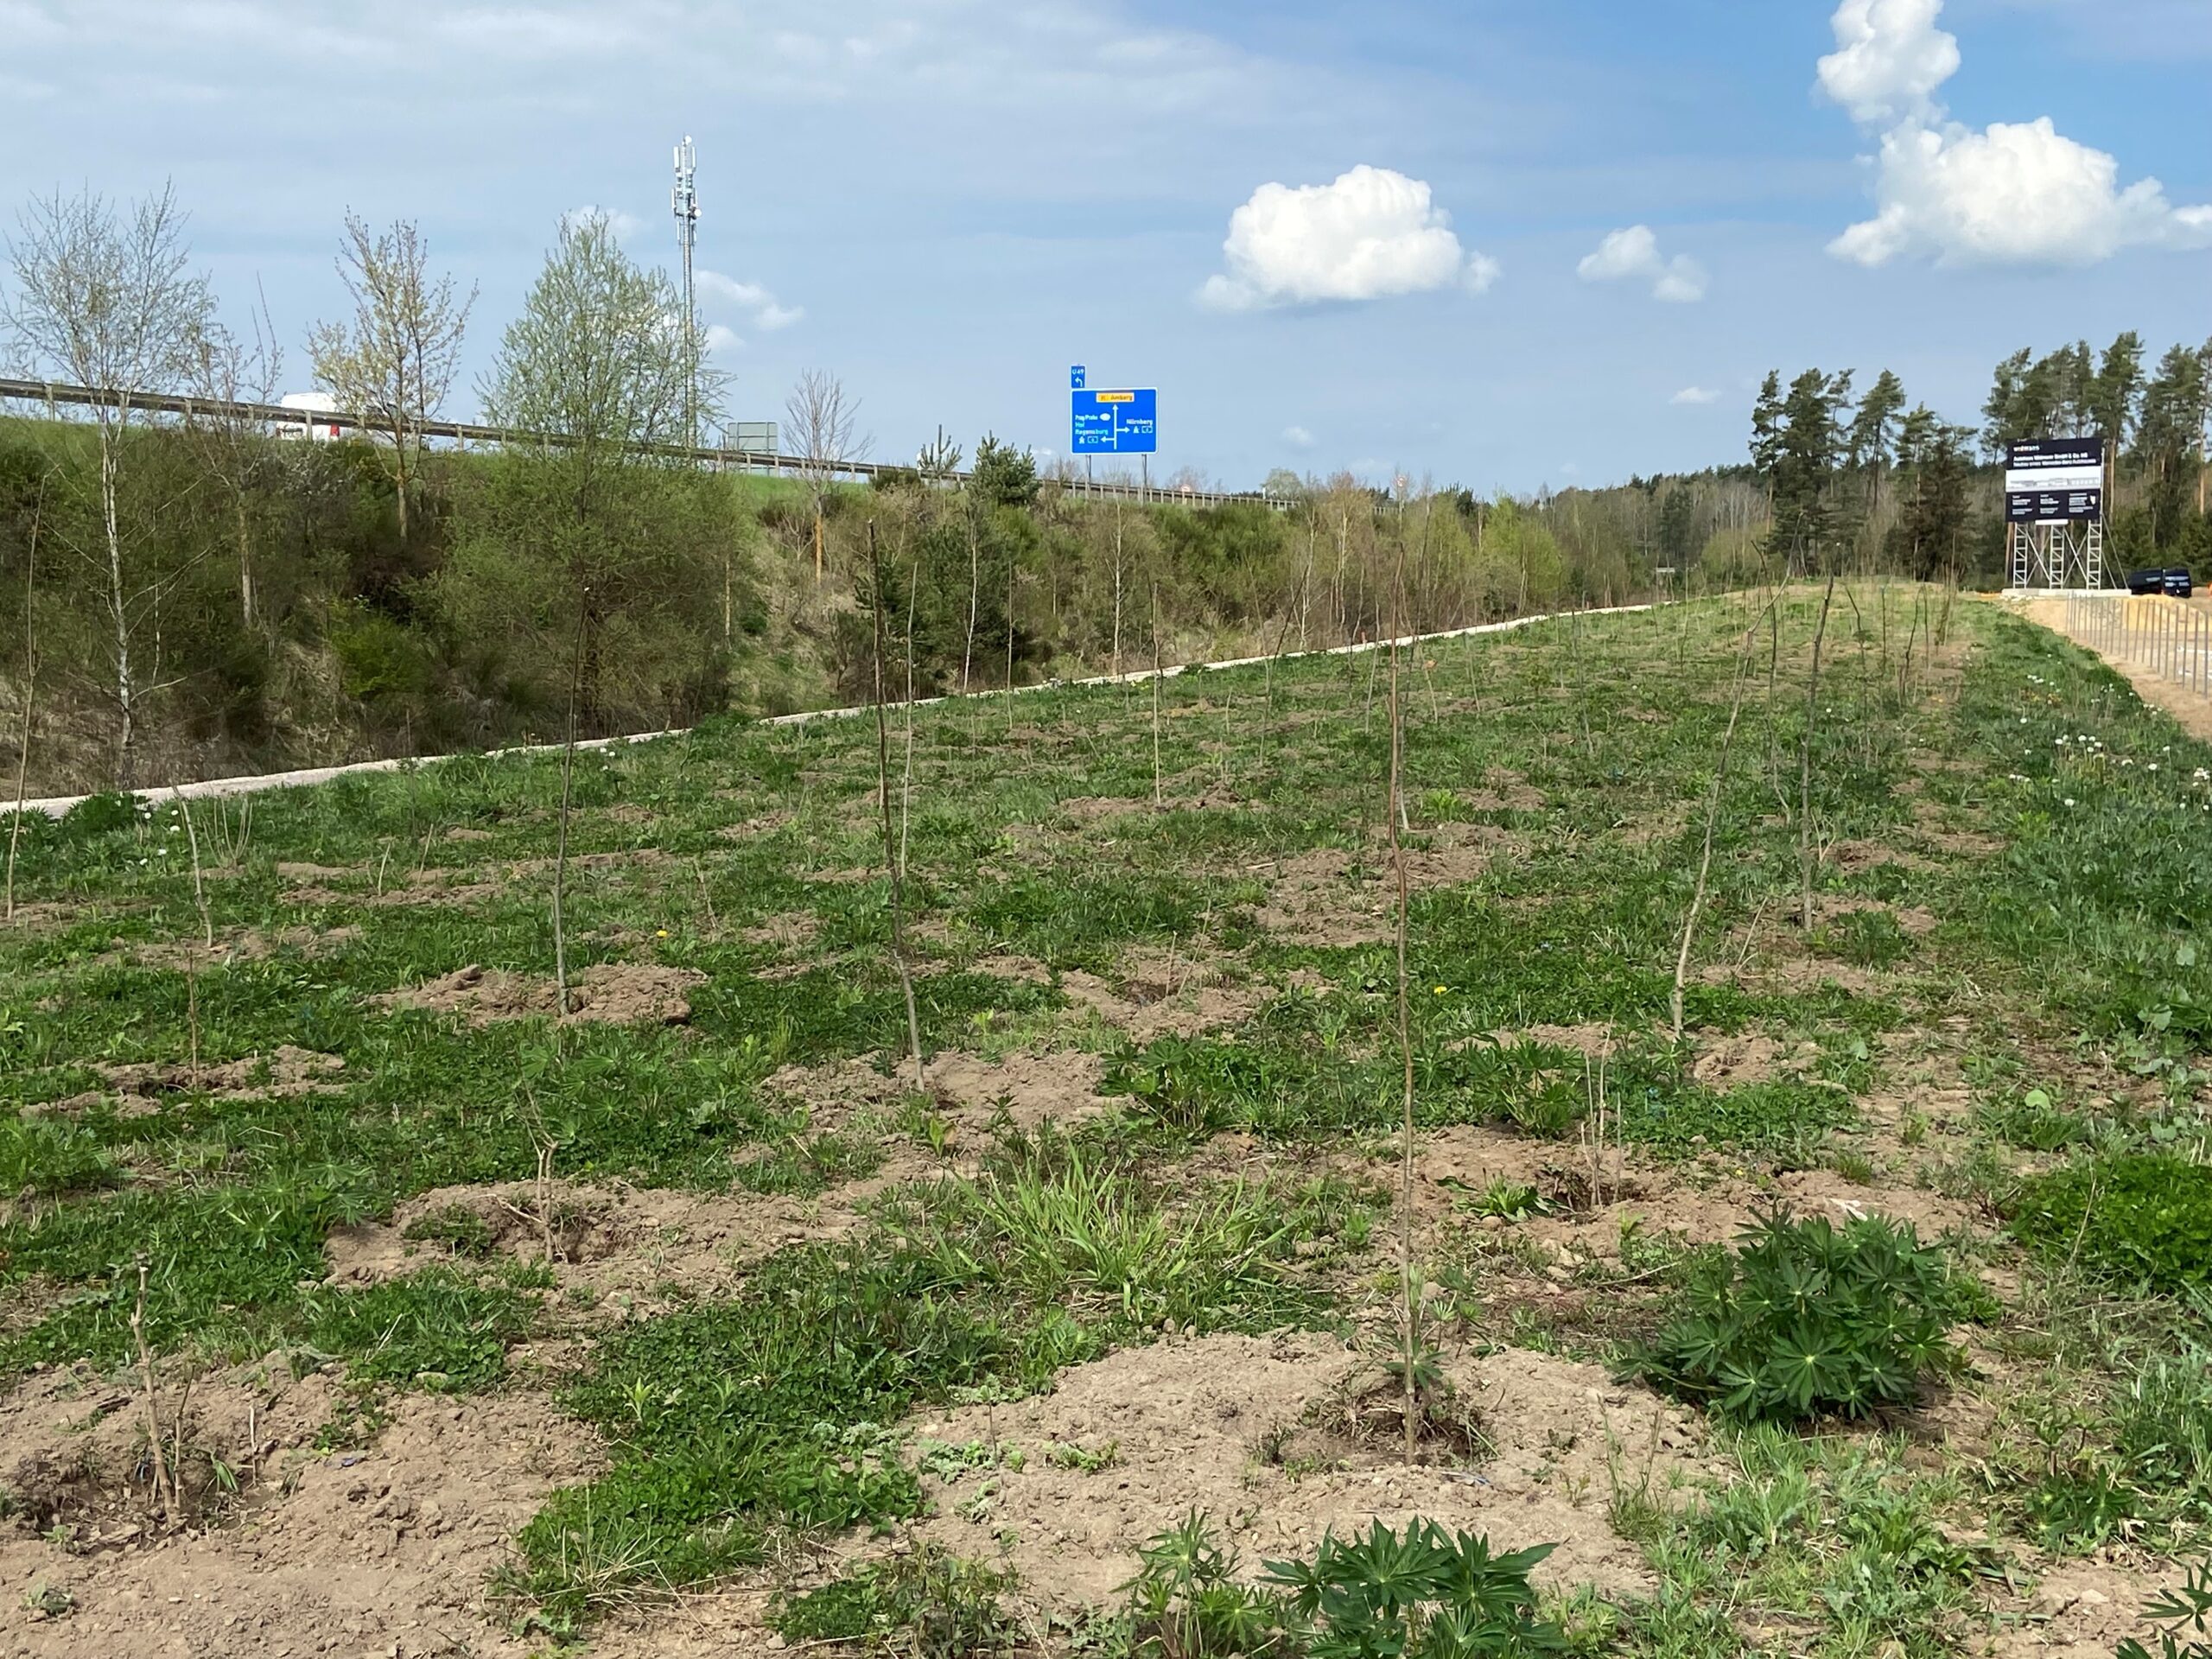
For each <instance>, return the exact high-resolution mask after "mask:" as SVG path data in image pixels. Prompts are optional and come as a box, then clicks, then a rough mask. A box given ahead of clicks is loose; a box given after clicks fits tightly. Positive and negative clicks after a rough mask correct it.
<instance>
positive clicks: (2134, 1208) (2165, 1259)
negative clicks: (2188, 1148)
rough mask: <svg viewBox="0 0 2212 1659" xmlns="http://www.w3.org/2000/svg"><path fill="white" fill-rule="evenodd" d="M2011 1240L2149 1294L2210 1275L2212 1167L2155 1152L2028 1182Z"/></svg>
mask: <svg viewBox="0 0 2212 1659" xmlns="http://www.w3.org/2000/svg"><path fill="white" fill-rule="evenodd" d="M2012 1231H2013V1234H2014V1236H2017V1237H2018V1238H2019V1239H2020V1241H2021V1242H2022V1243H2025V1244H2029V1245H2031V1246H2033V1247H2035V1248H2036V1249H2040V1250H2043V1251H2044V1252H2045V1253H2046V1254H2049V1255H2056V1256H2061V1257H2063V1258H2065V1259H2066V1260H2069V1261H2073V1262H2080V1263H2081V1264H2082V1266H2084V1267H2087V1268H2090V1269H2092V1270H2093V1271H2096V1272H2100V1273H2103V1274H2110V1275H2112V1276H2113V1277H2116V1278H2120V1279H2125V1280H2127V1281H2131V1282H2133V1283H2135V1284H2138V1285H2140V1286H2142V1287H2145V1288H2146V1289H2151V1290H2164V1291H2177V1290H2180V1289H2182V1288H2183V1287H2187V1286H2191V1285H2201V1284H2202V1283H2204V1282H2205V1281H2206V1280H2207V1279H2208V1278H2212V1168H2208V1167H2206V1166H2203V1165H2201V1164H2190V1163H2185V1162H2183V1160H2180V1159H2178V1158H2169V1157H2163V1156H2160V1155H2159V1154H2155V1153H2135V1154H2126V1155H2123V1156H2120V1157H2113V1158H2099V1159H2096V1160H2093V1161H2091V1162H2089V1163H2086V1164H2076V1165H2075V1166H2072V1167H2070V1168H2067V1169H2062V1170H2058V1171H2056V1172H2054V1173H2051V1174H2050V1175H2046V1176H2044V1177H2043V1178H2042V1179H2038V1180H2034V1181H2031V1182H2029V1183H2028V1184H2027V1185H2025V1186H2024V1187H2023V1188H2022V1189H2021V1192H2020V1196H2019V1198H2018V1200H2017V1201H2016V1202H2015V1203H2014V1205H2013V1206H2012Z"/></svg>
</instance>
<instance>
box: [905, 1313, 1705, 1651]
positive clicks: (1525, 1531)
mask: <svg viewBox="0 0 2212 1659" xmlns="http://www.w3.org/2000/svg"><path fill="white" fill-rule="evenodd" d="M1364 1369H1365V1367H1364V1366H1363V1363H1362V1362H1360V1361H1359V1360H1358V1359H1357V1357H1354V1356H1352V1355H1351V1354H1350V1353H1349V1352H1348V1351H1346V1350H1345V1349H1344V1347H1343V1346H1342V1345H1341V1344H1338V1343H1337V1342H1336V1341H1334V1340H1333V1339H1332V1338H1325V1337H1319V1336H1283V1337H1279V1338H1257V1337H1208V1338H1201V1339H1198V1340H1195V1341H1185V1340H1173V1339H1171V1340H1169V1341H1167V1342H1164V1343H1161V1344H1158V1345H1156V1346H1154V1347H1149V1348H1141V1349H1134V1350H1130V1351H1125V1352H1122V1353H1118V1354H1115V1355H1113V1356H1111V1357H1109V1358H1106V1359H1103V1360H1100V1361H1098V1362H1097V1363H1095V1364H1090V1365H1084V1366H1079V1367H1077V1368H1076V1369H1075V1370H1071V1371H1067V1372H1065V1373H1063V1374H1062V1376H1061V1377H1060V1379H1059V1382H1058V1387H1057V1388H1056V1389H1054V1391H1053V1392H1052V1394H1050V1395H1046V1396H1044V1397H1042V1398H1039V1399H1033V1400H1026V1401H1021V1402H1016V1403H1014V1404H1011V1405H996V1406H978V1407H969V1408H963V1409H961V1410H958V1411H955V1412H952V1413H950V1414H941V1415H937V1416H933V1417H929V1418H925V1419H922V1420H919V1421H915V1422H913V1423H912V1425H911V1427H913V1428H914V1429H915V1431H916V1432H917V1433H919V1434H921V1435H924V1436H926V1437H928V1438H931V1439H933V1440H942V1441H946V1442H949V1443H951V1444H954V1445H964V1444H967V1443H969V1442H971V1441H982V1442H983V1443H984V1444H985V1445H986V1446H988V1445H990V1444H992V1443H996V1444H998V1445H999V1446H1004V1447H1013V1448H1018V1449H1019V1451H1020V1453H1021V1459H1020V1465H1021V1466H1020V1468H1019V1469H1014V1468H1011V1467H1007V1466H1006V1465H1005V1462H1004V1460H1003V1459H1001V1464H1000V1466H997V1467H994V1468H988V1469H979V1470H975V1471H969V1472H967V1473H965V1474H963V1475H959V1476H957V1477H955V1478H952V1479H951V1480H950V1481H949V1482H947V1481H938V1480H935V1479H931V1481H930V1482H929V1484H930V1485H931V1487H932V1488H933V1492H934V1495H935V1496H936V1497H938V1510H939V1513H938V1515H937V1516H934V1517H932V1518H931V1519H930V1520H928V1521H925V1522H921V1523H920V1524H919V1525H918V1528H917V1529H916V1530H917V1531H918V1533H919V1534H920V1535H923V1536H925V1537H928V1538H932V1539H935V1540H937V1541H939V1542H942V1543H944V1545H946V1546H947V1547H949V1548H952V1549H955V1550H957V1551H958V1552H959V1553H961V1554H965V1555H970V1556H976V1557H980V1558H982V1559H986V1560H991V1559H1005V1560H1008V1561H1009V1562H1010V1563H1011V1564H1012V1566H1013V1567H1014V1569H1015V1570H1016V1571H1017V1572H1018V1573H1020V1580H1021V1591H1020V1593H1021V1594H1022V1595H1024V1596H1026V1597H1028V1598H1031V1599H1033V1600H1034V1601H1035V1602H1036V1603H1037V1604H1038V1605H1039V1606H1040V1607H1042V1608H1046V1609H1054V1610H1062V1611H1065V1610H1069V1609H1072V1608H1074V1607H1077V1606H1084V1605H1101V1604H1103V1603H1107V1602H1109V1601H1111V1600H1112V1599H1113V1597H1114V1592H1115V1590H1116V1586H1119V1585H1120V1584H1122V1582H1123V1581H1124V1580H1127V1579H1128V1576H1129V1575H1130V1573H1132V1572H1134V1571H1135V1567H1136V1564H1137V1563H1136V1555H1135V1552H1136V1550H1137V1548H1139V1547H1140V1546H1141V1545H1142V1544H1143V1543H1145V1542H1146V1541H1147V1540H1149V1539H1150V1538H1151V1537H1152V1536H1154V1535H1155V1534H1157V1533H1159V1532H1161V1531H1164V1530H1165V1529H1167V1528H1168V1527H1170V1526H1173V1524H1174V1523H1175V1522H1179V1520H1181V1519H1182V1518H1183V1516H1185V1515H1186V1514H1187V1513H1188V1512H1189V1511H1190V1510H1192V1509H1193V1508H1197V1509H1202V1510H1207V1511H1208V1512H1209V1513H1210V1514H1211V1516H1212V1517H1213V1522H1214V1524H1215V1527H1216V1529H1217V1535H1218V1536H1219V1537H1220V1539H1221V1540H1222V1541H1224V1542H1230V1543H1234V1544H1235V1545H1236V1547H1237V1548H1238V1549H1239V1550H1240V1551H1241V1552H1242V1553H1243V1558H1244V1561H1245V1564H1246V1566H1247V1567H1256V1565H1257V1562H1258V1560H1260V1558H1261V1557H1262V1556H1274V1557H1281V1556H1285V1555H1291V1554H1300V1553H1303V1552H1306V1551H1309V1550H1311V1549H1312V1548H1313V1546H1314V1545H1315V1544H1316V1543H1318V1542H1319V1540H1320V1537H1321V1535H1322V1533H1323V1532H1324V1530H1325V1529H1329V1528H1332V1527H1333V1528H1335V1529H1337V1530H1338V1532H1339V1533H1342V1532H1345V1531H1349V1530H1351V1529H1354V1528H1357V1527H1362V1526H1364V1525H1365V1523H1366V1522H1367V1521H1368V1519H1369V1518H1370V1516H1372V1517H1376V1518H1379V1519H1382V1520H1384V1521H1388V1522H1391V1523H1392V1524H1394V1525H1397V1524H1402V1523H1403V1522H1406V1521H1408V1520H1409V1519H1411V1518H1413V1517H1414V1516H1425V1517H1427V1518H1428V1519H1430V1520H1433V1521H1435V1522H1439V1523H1440V1524H1442V1525H1445V1526H1447V1527H1461V1528H1465V1529H1469V1530H1471V1531H1476V1532H1484V1533H1487V1534H1488V1535H1490V1537H1491V1541H1492V1542H1493V1543H1494V1544H1495V1545H1497V1547H1498V1548H1521V1547H1522V1546H1524V1545H1529V1544H1535V1543H1547V1542H1557V1543H1559V1544H1560V1549H1559V1551H1558V1553H1557V1554H1554V1555H1553V1556H1552V1558H1551V1559H1550V1560H1549V1561H1548V1562H1547V1563H1546V1564H1545V1567H1543V1569H1541V1573H1542V1576H1544V1577H1545V1578H1547V1579H1548V1580H1551V1581H1554V1582H1566V1583H1574V1582H1580V1581H1583V1580H1590V1581H1593V1582H1595V1583H1597V1584H1599V1586H1602V1587H1604V1588H1605V1589H1607V1590H1609V1591H1612V1592H1623V1591H1627V1592H1634V1591H1637V1590H1641V1589H1643V1588H1646V1587H1648V1585H1649V1580H1648V1577H1647V1575H1646V1573H1645V1569H1644V1567H1643V1554H1642V1552H1641V1551H1640V1550H1639V1549H1637V1548H1636V1546H1634V1545H1633V1544H1631V1543H1629V1542H1628V1541H1625V1540H1624V1539H1622V1538H1620V1537H1618V1536H1617V1535H1615V1534H1614V1533H1613V1531H1612V1529H1611V1526H1610V1525H1609V1524H1608V1522H1607V1520H1606V1497H1607V1493H1608V1490H1609V1488H1608V1472H1607V1465H1608V1456H1609V1453H1611V1456H1612V1459H1613V1462H1614V1464H1615V1465H1616V1466H1617V1467H1618V1468H1619V1469H1620V1470H1621V1471H1624V1478H1627V1479H1629V1480H1631V1481H1635V1480H1640V1479H1641V1478H1643V1473H1644V1471H1647V1470H1649V1471H1652V1488H1653V1491H1654V1492H1655V1494H1656V1493H1660V1492H1663V1491H1664V1490H1665V1484H1666V1479H1667V1476H1668V1475H1669V1472H1670V1471H1673V1470H1674V1469H1675V1468H1676V1467H1677V1466H1678V1465H1680V1464H1681V1461H1682V1459H1683V1458H1684V1457H1685V1455H1686V1454H1687V1452H1688V1448H1689V1447H1690V1446H1692V1445H1693V1444H1694V1430H1693V1429H1692V1428H1691V1427H1690V1426H1689V1423H1688V1419H1687V1417H1686V1416H1685V1415H1684V1414H1681V1413H1680V1412H1679V1411H1678V1410H1676V1409H1675V1408H1672V1407H1670V1406H1668V1405H1666V1404H1665V1403H1663V1402H1660V1401H1659V1400H1657V1399H1656V1397H1654V1396H1652V1395H1649V1394H1648V1393H1646V1392H1644V1391H1643V1390H1642V1389H1627V1388H1622V1387H1619V1386H1618V1385H1616V1384H1614V1383H1612V1381H1611V1378H1610V1377H1609V1376H1607V1375H1606V1373H1605V1371H1603V1370H1600V1369H1599V1368H1598V1367H1596V1366H1593V1365H1577V1364H1573V1363H1569V1362H1567V1361H1565V1360H1560V1359H1556V1358H1553V1357H1548V1356H1545V1355H1539V1354H1532V1353H1523V1352H1512V1353H1502V1354H1498V1355H1495V1356H1492V1357H1489V1358H1484V1359H1478V1360H1462V1361H1459V1362H1458V1363H1453V1364H1452V1365H1451V1366H1450V1367H1449V1368H1448V1369H1449V1370H1450V1371H1451V1372H1452V1376H1453V1380H1454V1381H1455V1383H1457V1384H1458V1386H1459V1390H1460V1395H1461V1397H1462V1399H1463V1400H1464V1401H1465V1402H1467V1403H1468V1404H1470V1405H1471V1406H1472V1407H1473V1408H1475V1409H1476V1410H1477V1412H1478V1414H1479V1417H1480V1420H1481V1423H1482V1426H1483V1430H1484V1434H1485V1435H1486V1437H1487V1439H1488V1441H1489V1444H1490V1446H1491V1454H1490V1456H1489V1457H1488V1458H1487V1459H1486V1460H1485V1461H1484V1462H1483V1463H1482V1464H1481V1465H1479V1466H1478V1467H1444V1466H1439V1467H1427V1466H1422V1467H1417V1468H1412V1469H1408V1468H1406V1467H1405V1466H1403V1465H1402V1464H1400V1463H1399V1462H1398V1461H1397V1460H1396V1459H1395V1457H1394V1456H1393V1455H1392V1454H1391V1453H1389V1452H1387V1451H1383V1450H1381V1449H1379V1448H1378V1449H1376V1451H1374V1452H1371V1453H1367V1454H1357V1453H1348V1454H1347V1455H1344V1456H1339V1457H1334V1458H1331V1459H1326V1460H1325V1461H1323V1462H1322V1463H1321V1465H1320V1466H1318V1467H1315V1466H1312V1465H1295V1466H1289V1459H1291V1458H1292V1457H1293V1456H1294V1455H1295V1453H1294V1450H1293V1448H1294V1447H1295V1446H1296V1445H1297V1443H1298V1441H1299V1440H1300V1436H1301V1435H1306V1436H1308V1437H1309V1438H1310V1437H1311V1436H1312V1435H1313V1433H1316V1432H1317V1431H1318V1428H1319V1426H1320V1425H1321V1424H1322V1423H1323V1422H1324V1421H1325V1419H1326V1418H1327V1417H1328V1416H1329V1414H1331V1413H1332V1411H1333V1410H1334V1409H1335V1408H1337V1407H1338V1406H1340V1405H1341V1403H1342V1402H1343V1400H1344V1398H1345V1395H1344V1388H1345V1384H1346V1383H1347V1381H1348V1380H1349V1379H1350V1378H1351V1377H1352V1376H1354V1375H1355V1374H1357V1373H1359V1372H1361V1371H1363V1370H1364ZM1055 1447H1060V1448H1080V1455H1077V1453H1076V1452H1073V1451H1071V1450H1063V1451H1062V1452H1060V1453H1059V1455H1058V1456H1057V1457H1056V1456H1055V1455H1053V1448H1055ZM1085 1462H1089V1463H1091V1464H1092V1465H1094V1466H1093V1467H1092V1468H1091V1469H1090V1470H1089V1471H1086V1470H1085V1469H1084V1467H1083V1466H1082V1465H1083V1464H1084V1463H1085Z"/></svg>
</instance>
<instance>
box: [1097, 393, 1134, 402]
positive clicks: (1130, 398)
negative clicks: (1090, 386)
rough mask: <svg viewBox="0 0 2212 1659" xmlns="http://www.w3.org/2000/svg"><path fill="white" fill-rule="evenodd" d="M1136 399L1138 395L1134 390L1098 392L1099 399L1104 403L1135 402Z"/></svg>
mask: <svg viewBox="0 0 2212 1659" xmlns="http://www.w3.org/2000/svg"><path fill="white" fill-rule="evenodd" d="M1136 400H1137V395H1136V393H1135V392H1134V391H1102V392H1100V393H1099V394H1098V401H1099V402H1100V403H1102V404H1134V403H1135V402H1136Z"/></svg>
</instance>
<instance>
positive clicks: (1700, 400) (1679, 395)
mask: <svg viewBox="0 0 2212 1659" xmlns="http://www.w3.org/2000/svg"><path fill="white" fill-rule="evenodd" d="M1667 401H1668V402H1669V403H1670V404H1674V405H1675V408H1677V409H1698V408H1701V407H1703V406H1704V405H1705V404H1717V403H1719V401H1720V394H1719V392H1717V391H1714V390H1713V388H1712V387H1711V386H1684V387H1683V388H1682V389H1681V391H1678V392H1676V393H1675V395H1674V396H1673V397H1669V399H1668V400H1667Z"/></svg>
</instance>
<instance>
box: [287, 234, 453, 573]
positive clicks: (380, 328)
mask: <svg viewBox="0 0 2212 1659" xmlns="http://www.w3.org/2000/svg"><path fill="white" fill-rule="evenodd" d="M429 261H430V245H429V241H428V239H427V238H424V236H423V232H422V231H421V229H420V227H418V226H415V225H413V224H411V223H410V222H409V221H407V220H406V219H396V220H394V221H393V222H392V226H391V229H390V230H388V231H385V232H381V233H378V232H372V231H371V229H370V228H369V222H368V221H367V220H366V219H363V218H361V217H360V216H359V214H358V213H348V214H346V235H345V238H344V240H343V241H342V242H341V243H340V245H339V251H338V262H337V263H338V275H339V277H340V280H341V281H343V282H344V283H345V284H346V293H347V294H349V295H350V296H353V317H352V318H351V319H350V320H348V321H340V322H319V323H317V324H316V325H315V327H313V328H312V329H310V330H309V331H308V358H309V359H310V360H311V361H312V362H313V363H314V365H315V379H316V381H317V383H318V384H320V385H321V386H322V387H323V388H324V389H325V390H327V391H328V392H329V393H330V394H331V396H332V397H335V398H336V399H337V400H338V404H339V406H340V409H342V410H344V411H345V412H346V413H347V414H349V415H352V416H356V417H357V418H359V420H360V421H361V422H362V423H364V425H365V427H366V428H367V429H369V430H370V431H371V432H372V433H374V434H375V435H376V436H377V437H378V439H380V440H382V441H383V442H385V443H386V444H388V445H390V447H391V475H392V482H393V485H394V486H395V487H396V489H397V493H398V499H399V534H400V536H401V537H402V539H404V538H405V537H406V535H407V505H408V496H409V493H410V491H411V490H412V489H413V487H414V485H415V481H416V474H417V473H418V471H419V470H420V462H421V459H422V454H423V423H425V422H427V421H429V420H431V419H433V418H435V416H436V415H437V412H438V410H439V409H440V408H441V407H442V405H443V404H444V403H445V400H446V393H447V392H448V391H451V390H452V388H453V380H454V373H455V372H456V371H457V370H458V368H459V365H460V362H461V340H462V337H463V336H464V335H465V334H467V328H468V313H469V308H471V307H472V306H474V304H475V303H476V289H474V287H473V286H472V287H471V288H470V289H469V290H468V292H467V295H465V296H458V297H457V296H456V294H455V290H454V282H453V278H452V277H436V278H433V277H431V276H430V274H429Z"/></svg>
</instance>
